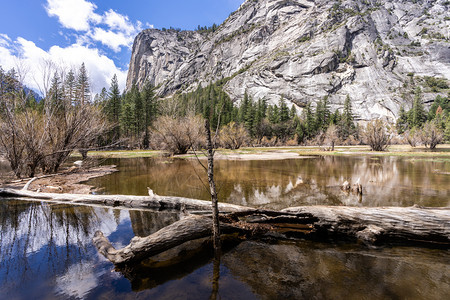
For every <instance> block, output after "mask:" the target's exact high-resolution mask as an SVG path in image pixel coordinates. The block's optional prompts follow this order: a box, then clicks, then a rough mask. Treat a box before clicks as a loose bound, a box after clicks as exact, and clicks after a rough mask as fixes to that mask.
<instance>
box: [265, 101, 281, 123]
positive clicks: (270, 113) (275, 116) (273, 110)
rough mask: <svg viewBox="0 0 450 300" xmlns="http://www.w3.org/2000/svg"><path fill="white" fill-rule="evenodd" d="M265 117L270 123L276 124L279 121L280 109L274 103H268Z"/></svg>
mask: <svg viewBox="0 0 450 300" xmlns="http://www.w3.org/2000/svg"><path fill="white" fill-rule="evenodd" d="M267 118H268V119H269V122H270V123H271V124H277V123H278V122H280V110H279V108H278V106H277V105H276V104H275V105H269V107H268V109H267Z"/></svg>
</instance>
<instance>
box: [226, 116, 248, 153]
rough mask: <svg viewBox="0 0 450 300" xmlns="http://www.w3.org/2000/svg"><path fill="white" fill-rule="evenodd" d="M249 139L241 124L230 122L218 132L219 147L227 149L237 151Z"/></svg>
mask: <svg viewBox="0 0 450 300" xmlns="http://www.w3.org/2000/svg"><path fill="white" fill-rule="evenodd" d="M249 139H250V137H249V135H248V133H247V130H246V129H245V128H244V126H243V125H242V124H239V125H238V124H236V123H235V122H231V123H229V124H228V125H226V126H224V127H223V128H222V129H221V130H220V134H219V141H220V145H221V146H222V147H224V148H227V149H232V150H234V149H239V148H240V147H241V146H242V145H244V144H245V143H247V142H248V141H249Z"/></svg>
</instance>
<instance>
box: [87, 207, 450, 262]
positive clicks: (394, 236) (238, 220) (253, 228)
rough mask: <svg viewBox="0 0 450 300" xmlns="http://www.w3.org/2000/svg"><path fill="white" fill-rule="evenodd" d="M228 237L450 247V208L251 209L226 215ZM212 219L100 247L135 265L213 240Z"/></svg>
mask: <svg viewBox="0 0 450 300" xmlns="http://www.w3.org/2000/svg"><path fill="white" fill-rule="evenodd" d="M220 226H221V227H220V228H221V232H222V233H240V234H246V235H249V236H251V237H252V238H255V237H256V238H260V237H268V236H269V237H272V238H273V237H275V238H286V237H289V238H292V237H297V238H307V239H318V240H319V239H320V240H337V239H338V240H342V239H344V240H351V241H360V242H363V243H367V244H371V245H372V244H374V245H377V244H406V245H408V244H409V245H420V246H431V247H440V248H447V249H448V248H450V209H449V208H420V207H386V208H368V207H330V206H306V207H296V208H289V209H286V210H283V211H280V212H278V211H261V210H250V211H240V212H234V213H229V214H227V215H222V216H221V223H220ZM211 230H212V220H211V217H210V216H190V217H187V218H185V219H182V220H180V221H177V222H175V223H173V224H172V225H169V226H167V227H165V228H163V229H161V230H160V231H158V232H155V233H153V234H152V235H149V236H147V237H142V238H140V237H135V238H133V239H132V241H131V243H130V244H129V245H127V246H126V247H124V248H122V249H118V250H116V249H115V248H114V247H113V246H112V245H111V243H110V242H109V240H108V239H107V238H106V237H105V236H103V234H102V232H100V231H97V232H96V234H95V236H94V239H93V241H94V244H95V246H96V247H97V249H98V250H99V252H100V253H101V254H103V255H104V256H105V257H106V258H107V259H109V260H110V261H111V262H113V263H114V264H116V265H123V264H129V263H133V262H137V261H140V260H142V259H143V258H145V257H150V256H153V255H156V254H159V253H161V252H163V251H166V250H168V249H170V248H173V247H175V246H179V245H181V244H183V243H185V242H188V241H191V240H194V239H199V238H203V237H208V236H211Z"/></svg>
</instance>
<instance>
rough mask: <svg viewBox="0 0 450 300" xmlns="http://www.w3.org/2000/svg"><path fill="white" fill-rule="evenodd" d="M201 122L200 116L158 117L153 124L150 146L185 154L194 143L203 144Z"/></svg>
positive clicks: (172, 152)
mask: <svg viewBox="0 0 450 300" xmlns="http://www.w3.org/2000/svg"><path fill="white" fill-rule="evenodd" d="M202 124H203V120H202V117H201V116H192V115H188V116H185V117H173V116H162V117H159V118H158V119H157V120H156V121H155V123H154V126H153V129H154V131H153V134H152V138H151V143H152V147H153V148H156V149H165V150H168V151H169V152H170V153H171V154H185V153H187V151H188V150H189V149H190V148H191V147H192V146H193V144H194V143H200V144H204V143H202V141H203V140H204V134H203V130H202V127H203V126H202Z"/></svg>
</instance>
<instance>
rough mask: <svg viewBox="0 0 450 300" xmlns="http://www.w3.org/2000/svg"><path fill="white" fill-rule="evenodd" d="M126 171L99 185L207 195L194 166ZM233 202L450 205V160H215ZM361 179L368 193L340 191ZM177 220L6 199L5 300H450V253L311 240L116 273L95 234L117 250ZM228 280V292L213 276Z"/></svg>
mask: <svg viewBox="0 0 450 300" xmlns="http://www.w3.org/2000/svg"><path fill="white" fill-rule="evenodd" d="M106 163H114V164H117V165H118V169H119V172H117V173H114V174H111V175H108V176H105V177H102V178H97V179H94V180H91V181H89V183H90V184H92V185H94V186H96V187H100V188H103V190H102V192H103V193H111V194H113V193H120V194H144V195H145V194H146V193H147V191H146V187H147V186H149V187H151V188H152V189H153V190H154V191H155V192H156V193H157V194H160V195H178V196H185V197H191V198H199V199H208V194H207V192H206V191H205V189H204V187H203V185H202V183H201V181H200V180H199V179H198V176H197V175H196V173H197V174H200V175H201V176H203V175H202V174H203V173H202V172H203V171H202V169H201V167H199V165H198V163H197V162H195V161H189V160H160V159H156V160H155V159H118V160H111V161H107V162H106ZM216 166H217V169H216V178H217V181H218V186H219V188H220V197H221V200H222V201H226V202H230V203H236V204H241V205H251V206H255V207H266V208H276V209H279V208H284V207H288V206H294V205H312V204H331V205H357V206H360V205H361V206H364V205H367V206H381V205H397V206H409V205H413V204H420V205H424V206H449V198H450V197H449V196H450V194H449V193H450V191H449V185H450V175H449V173H450V163H449V162H448V161H445V160H442V161H439V160H438V161H424V160H415V161H411V160H408V159H403V158H392V157H373V158H370V157H360V158H354V157H352V158H350V157H324V158H304V159H297V160H283V161H220V160H218V161H217V162H216ZM358 178H359V179H360V182H361V183H362V184H363V186H364V195H363V198H362V199H359V198H358V197H356V196H353V195H346V194H344V193H343V192H341V191H340V189H339V186H340V185H341V183H342V182H343V181H345V180H348V181H351V182H355V181H356V180H358ZM179 217H180V216H179V214H178V213H177V212H170V211H145V212H143V211H129V210H118V209H111V208H100V207H89V206H72V205H62V204H54V203H46V202H42V203H41V202H28V201H19V200H2V201H0V299H54V298H56V299H99V298H100V299H104V298H108V299H128V298H130V299H135V298H143V299H208V298H209V297H210V296H211V294H214V293H218V297H220V298H222V299H446V298H447V297H448V295H449V294H450V251H449V250H440V249H423V248H414V247H405V248H404V247H382V248H367V247H364V246H361V245H356V244H330V243H318V242H311V241H297V242H279V243H276V244H267V243H260V242H255V241H244V242H242V243H240V244H237V245H228V247H227V248H226V249H225V251H224V254H223V255H222V257H221V260H220V263H218V262H214V261H213V259H212V253H211V251H210V250H209V248H205V250H202V251H198V252H194V253H192V255H191V256H190V257H189V258H187V259H186V260H184V261H182V262H171V261H169V262H168V263H166V264H150V263H149V262H145V263H143V264H140V265H138V266H136V267H134V268H132V269H128V270H125V271H124V270H122V271H116V270H114V267H113V265H112V264H111V263H110V262H108V261H107V260H106V259H104V258H103V257H102V256H100V255H99V254H98V253H97V251H96V249H95V247H94V245H93V244H92V237H93V235H94V233H95V231H96V230H102V231H103V232H104V234H105V235H106V236H108V238H109V239H110V240H111V242H112V243H113V245H114V246H115V247H122V246H124V245H126V244H128V243H129V242H130V239H131V238H132V237H133V236H135V235H138V236H147V235H149V234H151V233H153V232H155V231H157V230H159V229H160V228H162V227H164V226H167V225H169V224H171V223H173V222H175V221H176V220H178V219H179ZM217 276H219V280H218V285H217V284H215V283H214V280H213V278H215V277H217Z"/></svg>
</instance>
